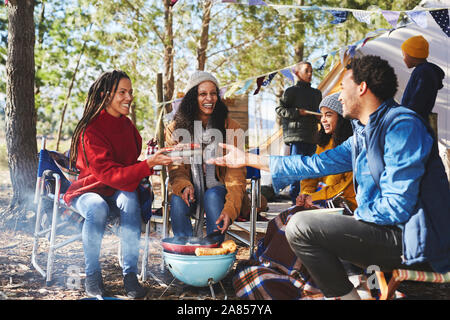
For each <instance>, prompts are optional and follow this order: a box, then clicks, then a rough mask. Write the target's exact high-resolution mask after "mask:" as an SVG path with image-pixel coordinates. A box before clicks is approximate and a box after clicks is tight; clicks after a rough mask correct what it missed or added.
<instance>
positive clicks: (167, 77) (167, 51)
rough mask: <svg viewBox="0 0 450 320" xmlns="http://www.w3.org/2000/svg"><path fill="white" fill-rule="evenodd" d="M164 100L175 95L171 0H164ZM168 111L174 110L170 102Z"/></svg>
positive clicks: (167, 107) (168, 99)
mask: <svg viewBox="0 0 450 320" xmlns="http://www.w3.org/2000/svg"><path fill="white" fill-rule="evenodd" d="M164 8H165V10H164V27H165V28H164V31H165V33H164V75H163V78H164V101H170V100H172V97H173V91H174V87H175V80H174V75H173V55H174V53H173V13H172V6H170V0H164ZM165 108H166V112H167V113H170V112H171V111H172V106H171V105H170V104H168V105H166V106H165Z"/></svg>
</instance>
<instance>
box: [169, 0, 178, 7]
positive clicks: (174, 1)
mask: <svg viewBox="0 0 450 320" xmlns="http://www.w3.org/2000/svg"><path fill="white" fill-rule="evenodd" d="M177 1H178V0H170V3H169V6H171V7H173V6H174V5H175V3H177Z"/></svg>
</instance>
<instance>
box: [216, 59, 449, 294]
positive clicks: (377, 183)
mask: <svg viewBox="0 0 450 320" xmlns="http://www.w3.org/2000/svg"><path fill="white" fill-rule="evenodd" d="M397 87H398V82H397V76H396V74H395V72H394V69H393V68H392V67H391V66H390V65H389V63H388V62H387V61H386V60H383V59H381V58H380V57H378V56H372V55H367V56H363V57H361V58H354V59H353V60H352V61H351V63H350V64H349V65H348V66H347V71H346V72H345V74H344V77H343V79H342V82H341V89H342V92H341V95H340V96H339V100H340V101H341V102H342V106H343V114H344V117H346V118H351V119H353V120H352V125H353V136H352V137H350V138H348V139H347V140H346V141H345V142H344V143H342V144H341V145H339V146H337V147H336V148H334V149H331V150H327V151H324V152H322V153H321V154H318V155H314V156H312V157H305V156H298V155H297V156H270V157H263V156H260V155H255V154H250V153H244V152H242V151H241V150H238V149H237V148H235V147H234V146H231V145H225V146H222V147H224V148H225V149H227V150H228V151H229V152H228V153H227V154H226V156H224V157H219V158H216V159H212V160H211V161H210V162H211V163H214V164H215V165H226V166H229V167H233V168H235V167H240V166H252V167H256V168H258V169H262V170H266V171H270V172H271V175H272V182H273V186H274V189H275V190H280V189H281V188H283V187H284V186H286V185H288V184H289V183H291V182H293V181H295V180H298V179H299V177H301V178H314V177H319V176H324V175H330V174H337V173H342V172H346V171H349V170H353V176H354V183H355V189H356V201H357V203H358V208H356V210H355V211H354V216H347V215H339V214H317V213H314V211H299V212H297V213H296V214H295V215H294V216H293V217H292V218H291V219H290V220H289V222H288V224H287V226H286V238H287V240H288V242H289V245H290V246H291V248H292V249H293V251H294V252H295V254H296V256H297V257H298V258H299V259H300V260H301V261H302V263H303V265H304V266H305V267H306V269H307V270H308V272H309V274H310V275H311V277H312V278H313V280H314V282H315V284H316V285H317V286H318V287H319V288H320V290H321V291H322V292H323V294H324V295H325V296H326V297H327V298H338V299H359V298H360V296H359V295H358V293H357V291H356V289H355V288H354V286H353V284H352V283H351V282H350V281H349V279H348V277H347V273H346V272H345V269H344V267H343V264H342V261H341V260H345V261H348V262H350V263H352V264H354V265H357V266H360V267H363V268H367V267H368V266H375V267H377V268H379V270H381V271H390V270H392V269H395V268H414V269H428V270H429V269H430V267H431V269H433V270H434V271H435V272H440V273H445V272H449V271H450V202H449V201H448V199H450V186H449V182H448V180H447V175H446V172H445V167H444V164H443V163H442V159H441V157H440V156H439V150H438V145H437V140H436V138H435V136H434V135H433V133H432V131H433V129H432V128H431V127H430V125H429V124H428V122H427V121H425V120H424V119H423V118H422V117H420V116H419V115H417V113H415V112H414V111H412V110H410V109H408V108H405V107H402V106H399V105H398V104H397V103H396V102H395V101H394V99H393V97H394V95H395V92H396V91H397Z"/></svg>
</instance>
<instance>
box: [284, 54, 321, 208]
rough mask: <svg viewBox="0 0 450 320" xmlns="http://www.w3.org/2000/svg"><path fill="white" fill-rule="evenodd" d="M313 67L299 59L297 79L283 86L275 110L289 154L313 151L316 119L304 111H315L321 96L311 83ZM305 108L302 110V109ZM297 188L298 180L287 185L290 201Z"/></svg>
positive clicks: (314, 147)
mask: <svg viewBox="0 0 450 320" xmlns="http://www.w3.org/2000/svg"><path fill="white" fill-rule="evenodd" d="M312 73H313V69H312V66H311V64H310V63H309V62H306V61H301V62H299V63H298V64H296V65H295V67H294V74H295V75H296V76H297V78H298V81H297V83H296V84H295V85H294V86H292V87H289V88H287V89H286V91H285V92H284V94H283V96H282V97H281V99H280V103H279V106H278V107H276V109H275V111H276V113H277V115H278V116H279V117H280V118H281V125H282V128H283V140H284V143H285V144H287V145H289V149H290V154H291V155H296V154H300V155H305V156H310V155H313V154H314V152H315V151H316V142H317V141H316V138H317V137H316V134H317V131H318V123H319V121H318V119H317V117H316V116H315V115H311V114H308V113H306V111H313V112H318V107H319V103H320V101H321V100H322V93H321V92H320V90H318V89H315V88H312V87H311V79H312ZM305 110H306V111H305ZM299 192H300V182H299V181H295V182H294V183H293V184H292V185H291V189H290V191H289V195H290V197H291V200H292V203H293V204H295V199H296V198H297V195H298V194H299Z"/></svg>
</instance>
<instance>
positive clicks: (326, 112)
mask: <svg viewBox="0 0 450 320" xmlns="http://www.w3.org/2000/svg"><path fill="white" fill-rule="evenodd" d="M338 97H339V93H334V94H331V95H328V96H326V97H325V98H324V99H323V100H322V102H321V103H320V107H319V109H320V112H321V113H322V117H321V119H320V122H321V126H320V130H319V137H318V144H317V151H316V154H320V153H322V152H323V151H326V150H329V149H333V148H336V147H337V146H338V145H340V144H341V143H343V142H344V141H345V140H347V139H348V137H350V136H351V135H353V129H352V125H351V123H350V121H349V120H348V119H344V118H343V117H342V104H341V103H340V102H339V100H338ZM300 186H301V191H300V194H299V195H298V197H297V200H296V205H298V206H304V207H307V208H308V207H312V206H313V203H314V202H318V203H321V200H328V199H333V198H334V197H335V196H337V195H338V194H342V196H340V197H339V198H343V201H345V203H346V204H347V205H348V206H349V209H350V210H351V211H352V212H353V210H355V209H356V207H357V204H356V200H355V189H354V187H353V172H351V171H349V172H344V173H341V174H337V175H330V176H326V177H321V178H315V179H304V180H302V181H301V182H300ZM336 201H337V200H336Z"/></svg>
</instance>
